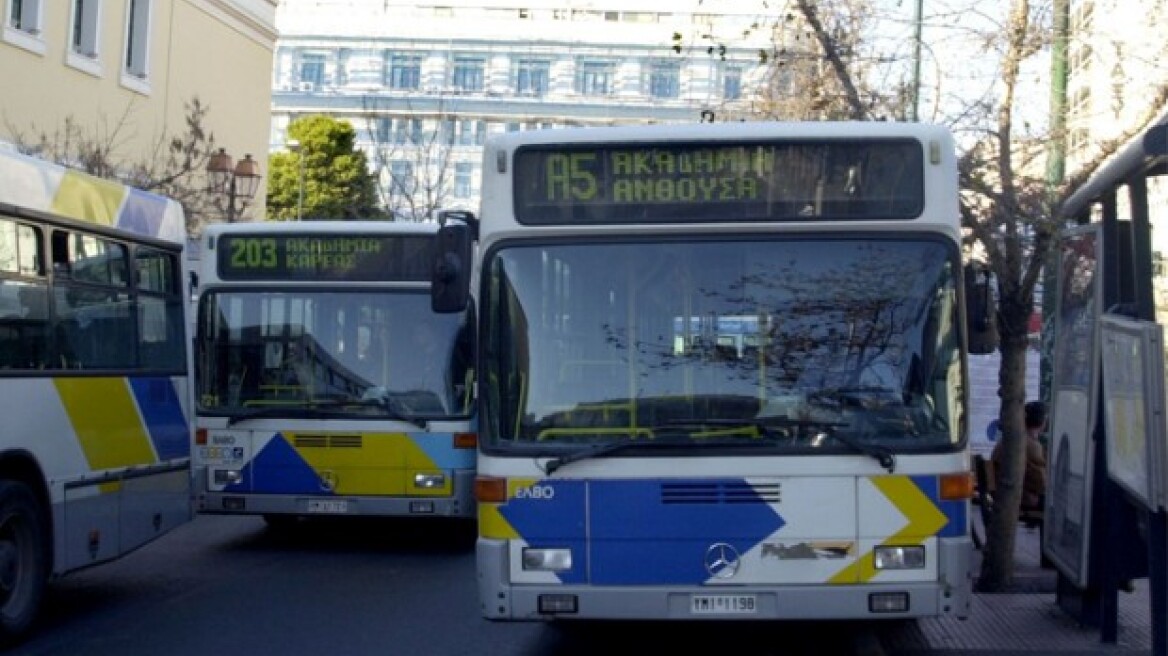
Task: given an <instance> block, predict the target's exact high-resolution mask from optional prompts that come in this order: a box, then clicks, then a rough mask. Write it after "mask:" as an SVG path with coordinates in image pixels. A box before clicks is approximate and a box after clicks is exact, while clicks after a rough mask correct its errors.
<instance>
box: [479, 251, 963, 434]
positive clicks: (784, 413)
mask: <svg viewBox="0 0 1168 656" xmlns="http://www.w3.org/2000/svg"><path fill="white" fill-rule="evenodd" d="M957 269H958V257H957V253H956V251H955V250H954V249H951V248H948V247H946V246H945V245H944V244H943V242H940V241H933V240H928V239H912V240H908V239H905V238H901V239H900V240H897V241H891V240H880V239H875V238H871V239H863V240H860V239H854V240H847V239H833V240H811V239H802V240H790V239H788V240H785V241H779V240H771V241H766V240H765V239H762V238H759V239H752V240H750V241H709V242H697V243H694V242H688V243H681V242H678V243H670V244H641V243H637V244H586V245H581V244H575V245H565V246H542V245H541V246H533V247H524V248H512V249H508V250H503V251H501V252H499V254H498V255H497V256H496V258H495V259H494V260H493V261H491V262H490V263H489V264H488V269H487V272H486V273H487V275H488V276H489V278H488V285H487V294H486V298H485V299H484V304H483V307H484V308H485V309H484V311H485V312H486V313H487V322H486V333H485V335H484V338H485V341H484V349H485V351H484V356H485V359H484V362H485V366H486V372H487V376H488V378H487V381H488V384H487V385H486V386H485V387H484V392H485V394H486V405H485V411H486V412H485V417H486V420H487V421H488V422H490V424H491V426H492V430H490V431H489V432H488V434H487V435H486V437H487V438H488V439H490V438H494V439H495V440H496V441H498V440H502V441H515V442H537V443H547V444H549V445H550V444H555V443H583V444H603V443H606V442H613V441H622V440H641V439H659V438H662V437H666V436H667V437H669V438H670V439H671V440H672V439H677V438H678V437H679V436H681V437H687V436H688V437H689V438H692V439H693V440H694V441H695V442H700V441H702V440H709V439H710V438H711V437H720V438H721V437H727V436H740V437H742V438H745V439H761V438H766V439H769V440H772V441H774V442H775V445H776V448H790V449H791V450H792V451H800V450H801V451H807V450H811V449H823V448H827V447H832V448H835V449H837V450H852V451H854V450H855V444H856V443H857V440H859V443H871V444H883V445H887V447H888V448H889V449H892V450H922V449H929V448H934V449H936V448H947V447H950V446H952V445H954V444H956V443H958V442H959V441H960V436H961V432H960V431H961V421H962V416H963V414H964V411H963V409H962V398H961V390H962V388H963V385H962V383H961V381H962V377H963V376H964V372H963V370H962V365H961V358H960V352H959V349H958V344H959V339H960V338H959V335H958V334H957V332H956V331H957V325H958V324H957V322H956V311H957V296H956V290H955V287H954V285H955V278H954V275H953V272H954V271H955V270H957ZM666 427H668V428H666ZM679 427H683V428H679ZM719 443H721V440H719ZM848 444H850V445H851V446H847V445H848Z"/></svg>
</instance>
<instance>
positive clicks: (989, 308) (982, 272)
mask: <svg viewBox="0 0 1168 656" xmlns="http://www.w3.org/2000/svg"><path fill="white" fill-rule="evenodd" d="M992 281H993V275H992V274H991V273H990V270H989V269H988V268H986V267H985V266H984V265H981V264H976V263H975V264H967V265H965V334H966V338H967V339H968V341H969V352H970V353H972V354H974V355H985V354H987V353H993V352H994V351H996V350H998V325H997V321H996V320H995V317H996V315H997V311H996V309H995V308H994V290H993V285H992Z"/></svg>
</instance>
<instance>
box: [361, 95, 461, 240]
mask: <svg viewBox="0 0 1168 656" xmlns="http://www.w3.org/2000/svg"><path fill="white" fill-rule="evenodd" d="M392 105H393V103H391V102H390V101H388V100H382V99H378V98H373V97H366V98H365V99H364V100H363V101H362V106H363V115H362V117H361V120H362V121H363V123H364V127H365V131H366V133H367V135H368V138H369V139H370V140H371V141H372V143H373V148H372V150H371V152H370V153H369V155H370V161H371V162H372V164H373V168H374V170H375V172H376V174H377V175H376V177H377V180H378V194H379V195H380V196H381V201H382V204H383V205H384V206H385V207H386V208H387V209H388V210H389V211H390V213H391V214H392V215H393V216H394V217H395V218H396V219H397V220H406V221H425V220H427V219H428V218H429V217H431V216H433V213H434V211H435V210H438V209H441V208H444V207H449V206H450V204H451V202H452V201H453V200H454V199H453V191H454V182H455V181H454V177H455V168H456V159H457V158H456V152H457V150H456V147H457V145H459V143H460V140H461V141H465V140H468V139H469V140H470V141H471V142H472V143H477V141H476V140H477V139H478V138H479V135H477V133H475V132H474V129H475V128H473V127H471V128H470V129H471V132H470V133H468V134H463V133H462V132H461V131H462V130H463V129H465V128H467V126H468V125H470V126H474V125H478V122H469V121H460V120H459V118H458V115H457V114H455V113H453V112H450V111H448V110H447V108H446V103H445V101H444V99H442V98H438V99H437V100H436V102H435V104H434V108H433V109H432V110H430V111H421V110H420V109H418V108H414V107H412V106H411V103H410V101H409V100H405V101H404V104H403V106H402V109H400V110H396V111H395V110H394V109H393V106H392Z"/></svg>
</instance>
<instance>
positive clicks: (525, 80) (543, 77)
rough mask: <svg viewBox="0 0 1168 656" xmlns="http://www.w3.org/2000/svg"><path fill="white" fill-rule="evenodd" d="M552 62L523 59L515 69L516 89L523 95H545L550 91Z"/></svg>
mask: <svg viewBox="0 0 1168 656" xmlns="http://www.w3.org/2000/svg"><path fill="white" fill-rule="evenodd" d="M550 71H551V63H549V62H546V61H537V60H531V59H521V60H519V64H518V66H517V68H516V71H515V91H516V92H518V93H519V95H521V96H537V97H538V96H544V95H547V91H548V79H549V77H550V75H549V73H550Z"/></svg>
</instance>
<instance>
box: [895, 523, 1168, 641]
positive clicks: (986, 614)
mask: <svg viewBox="0 0 1168 656" xmlns="http://www.w3.org/2000/svg"><path fill="white" fill-rule="evenodd" d="M1016 541H1017V542H1016V552H1015V578H1014V580H1015V589H1016V590H1017V592H1012V593H1008V594H976V595H974V599H973V609H972V611H971V612H970V617H969V619H967V620H964V621H962V620H958V619H952V618H944V619H926V620H921V621H919V622H917V623H916V625H915V626H913V627H912V628H909V629H906V630H903V631H898V632H895V633H889V634H885V635H884V636H883V638H882V643H883V647H884V652H885V653H886V654H888V655H889V656H893V655H895V656H912V655H916V654H944V655H945V656H958V655H967V656H972V655H974V654H978V655H985V654H999V655H1001V654H1019V655H1022V654H1025V655H1026V656H1039V655H1043V654H1050V655H1054V654H1067V653H1070V654H1073V655H1076V656H1077V655H1086V654H1122V655H1123V656H1134V655H1139V654H1151V653H1152V628H1151V605H1150V604H1151V595H1150V594H1149V588H1148V580H1147V579H1140V580H1138V581H1136V582H1135V591H1134V592H1132V593H1124V592H1120V593H1119V615H1118V618H1119V631H1118V640H1117V642H1116V643H1115V644H1106V643H1104V642H1102V641H1101V639H1100V635H1101V634H1100V631H1099V629H1098V628H1093V627H1087V626H1082V625H1080V624H1079V623H1078V622H1076V621H1075V620H1074V619H1073V618H1072V617H1071V616H1070V615H1068V614H1067V613H1066V612H1065V611H1063V610H1062V609H1061V608H1059V607H1058V605H1057V603H1056V601H1055V586H1056V580H1057V575H1056V573H1055V570H1052V569H1043V568H1042V567H1041V566H1040V565H1039V562H1040V556H1041V553H1042V552H1041V544H1040V543H1039V534H1038V530H1037V529H1027V528H1024V527H1021V526H1020V527H1019V528H1018V534H1017V538H1016ZM980 553H981V552H978V554H979V557H980ZM1161 621H1165V620H1164V619H1162V620H1161Z"/></svg>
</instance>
